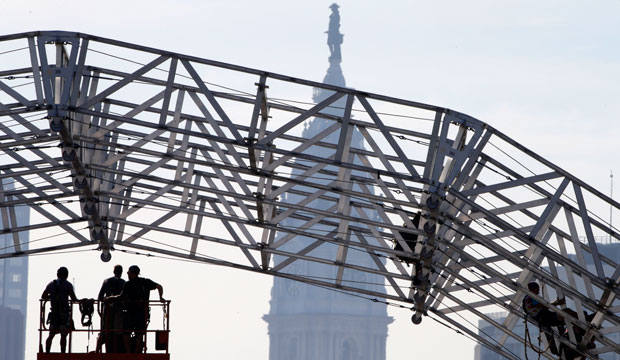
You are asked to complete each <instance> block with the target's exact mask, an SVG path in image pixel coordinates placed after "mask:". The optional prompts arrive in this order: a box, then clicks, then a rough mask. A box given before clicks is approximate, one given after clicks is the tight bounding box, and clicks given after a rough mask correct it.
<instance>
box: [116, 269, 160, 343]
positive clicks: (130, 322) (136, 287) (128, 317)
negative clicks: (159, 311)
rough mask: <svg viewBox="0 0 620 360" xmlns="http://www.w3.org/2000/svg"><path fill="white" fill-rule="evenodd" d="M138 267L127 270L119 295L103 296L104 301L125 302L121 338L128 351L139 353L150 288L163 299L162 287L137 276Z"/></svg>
mask: <svg viewBox="0 0 620 360" xmlns="http://www.w3.org/2000/svg"><path fill="white" fill-rule="evenodd" d="M139 275H140V268H139V267H138V266H136V265H131V266H130V267H129V269H128V271H127V277H128V280H127V281H126V282H125V284H124V285H123V290H122V291H121V293H120V294H119V295H112V296H108V297H106V298H105V300H106V301H119V300H120V301H122V302H124V303H125V306H126V307H125V309H126V313H125V317H124V321H123V330H124V333H123V338H124V344H125V346H126V348H127V349H128V352H132V353H140V352H143V351H144V337H145V335H146V328H147V323H148V320H149V297H150V292H151V291H152V290H155V289H157V291H158V292H159V300H160V301H164V298H163V293H164V289H163V287H162V286H161V285H159V284H158V283H156V282H154V281H152V280H150V279H146V278H142V277H139Z"/></svg>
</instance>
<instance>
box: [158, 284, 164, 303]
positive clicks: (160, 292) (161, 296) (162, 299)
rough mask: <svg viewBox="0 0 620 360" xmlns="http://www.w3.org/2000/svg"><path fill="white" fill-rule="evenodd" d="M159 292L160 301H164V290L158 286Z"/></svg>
mask: <svg viewBox="0 0 620 360" xmlns="http://www.w3.org/2000/svg"><path fill="white" fill-rule="evenodd" d="M157 292H158V293H159V301H164V288H163V287H162V286H161V285H159V284H157Z"/></svg>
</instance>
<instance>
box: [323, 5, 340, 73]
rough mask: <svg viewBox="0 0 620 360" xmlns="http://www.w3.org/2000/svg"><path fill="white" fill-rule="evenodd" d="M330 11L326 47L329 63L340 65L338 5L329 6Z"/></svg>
mask: <svg viewBox="0 0 620 360" xmlns="http://www.w3.org/2000/svg"><path fill="white" fill-rule="evenodd" d="M329 7H330V9H332V13H331V15H329V28H328V30H327V31H326V33H327V46H329V51H330V53H331V55H330V56H329V62H330V63H332V64H333V63H336V64H340V62H342V53H341V52H340V45H342V40H343V36H344V35H342V34H341V33H340V12H339V11H338V8H339V7H340V6H338V4H336V3H333V4H331V5H330V6H329Z"/></svg>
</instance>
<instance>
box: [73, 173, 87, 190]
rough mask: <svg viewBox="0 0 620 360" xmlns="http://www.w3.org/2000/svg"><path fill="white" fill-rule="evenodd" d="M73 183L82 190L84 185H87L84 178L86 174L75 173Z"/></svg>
mask: <svg viewBox="0 0 620 360" xmlns="http://www.w3.org/2000/svg"><path fill="white" fill-rule="evenodd" d="M73 185H75V187H76V188H78V189H80V190H84V189H85V188H86V185H88V180H86V175H77V176H76V177H75V180H73Z"/></svg>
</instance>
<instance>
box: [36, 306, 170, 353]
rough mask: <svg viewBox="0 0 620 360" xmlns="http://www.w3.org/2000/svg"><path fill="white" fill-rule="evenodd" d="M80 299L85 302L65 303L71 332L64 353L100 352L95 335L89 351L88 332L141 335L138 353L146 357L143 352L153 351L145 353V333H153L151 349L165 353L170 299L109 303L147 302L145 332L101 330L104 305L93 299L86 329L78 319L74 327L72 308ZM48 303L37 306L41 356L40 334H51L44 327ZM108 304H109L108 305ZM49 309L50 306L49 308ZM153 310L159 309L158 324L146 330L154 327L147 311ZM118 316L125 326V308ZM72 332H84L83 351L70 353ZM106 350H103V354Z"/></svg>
mask: <svg viewBox="0 0 620 360" xmlns="http://www.w3.org/2000/svg"><path fill="white" fill-rule="evenodd" d="M83 300H87V299H80V300H77V301H74V300H69V301H68V304H69V305H70V324H71V325H70V326H71V329H70V330H69V331H68V332H67V335H68V336H67V338H68V346H67V353H84V354H85V353H93V352H96V353H99V352H102V346H101V345H102V343H99V344H98V342H102V340H100V339H99V337H97V336H95V337H93V338H94V339H95V346H94V347H93V349H95V350H94V351H93V350H91V345H92V344H91V341H90V340H91V339H90V334H91V333H97V334H99V336H102V335H103V334H106V333H116V334H119V335H124V336H127V337H129V336H130V335H132V333H133V335H134V337H137V336H140V334H142V336H143V337H144V338H143V340H142V341H143V344H144V346H143V347H142V351H140V352H141V353H144V354H147V353H153V351H149V346H148V336H147V335H148V334H149V333H154V334H156V335H155V337H156V339H155V346H154V347H153V349H155V350H158V351H160V352H163V353H165V354H168V351H169V348H168V338H169V333H170V316H169V314H170V300H163V301H161V300H150V301H148V302H145V301H124V300H116V301H114V302H113V303H114V304H130V303H133V304H136V303H148V305H147V306H145V311H147V313H146V314H145V319H146V321H147V322H146V325H147V327H146V329H145V330H134V329H126V328H125V326H123V327H122V328H120V329H114V328H106V329H103V328H102V325H103V314H104V310H103V309H104V308H105V304H106V302H104V301H100V300H94V312H93V316H92V323H91V325H90V326H88V327H84V326H82V324H81V323H80V321H79V320H78V323H77V324H76V323H75V322H74V320H73V318H74V315H75V314H76V313H77V314H80V310H79V307H78V310H77V311H75V305H76V304H78V305H79V304H80V303H81V302H82V301H83ZM49 302H51V301H50V300H49V299H40V300H39V303H40V306H39V330H38V331H39V354H44V353H45V351H44V346H43V344H44V341H45V339H44V336H43V334H44V333H50V332H51V331H53V329H50V328H49V327H48V326H47V325H48V322H49V314H50V313H51V309H49V312H48V306H47V303H49ZM111 303H112V302H110V304H111ZM50 307H51V305H50ZM156 308H161V316H162V323H161V325H160V326H153V327H152V328H151V329H149V328H148V326H149V325H154V324H155V322H154V321H152V316H151V315H152V314H153V312H152V311H151V309H156ZM121 313H122V314H121V316H122V319H123V322H125V323H126V320H127V316H128V314H127V309H126V308H124V307H123V308H122V309H121ZM96 317H98V318H99V321H96ZM73 333H87V334H88V340H87V343H86V348H85V351H84V352H80V351H78V352H74V351H73V349H72V345H73ZM160 339H161V340H162V342H158V341H157V340H160ZM107 350H108V349H106V352H107ZM124 352H128V351H124Z"/></svg>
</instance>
